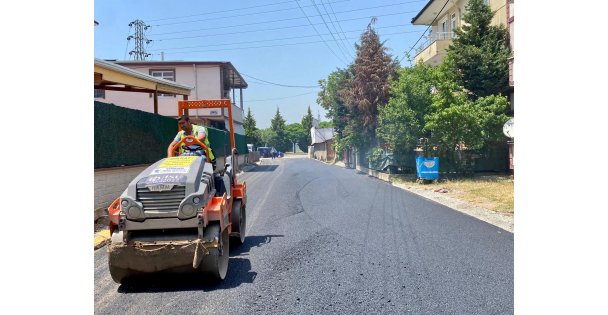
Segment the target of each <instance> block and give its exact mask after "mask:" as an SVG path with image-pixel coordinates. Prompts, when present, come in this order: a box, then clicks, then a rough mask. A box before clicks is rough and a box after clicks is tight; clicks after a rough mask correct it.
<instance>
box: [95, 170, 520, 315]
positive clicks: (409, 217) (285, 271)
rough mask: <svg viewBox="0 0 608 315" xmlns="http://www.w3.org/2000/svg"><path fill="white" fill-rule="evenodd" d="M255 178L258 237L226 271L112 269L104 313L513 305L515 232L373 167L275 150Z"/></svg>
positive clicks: (252, 212) (252, 219)
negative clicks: (364, 169) (377, 174)
mask: <svg viewBox="0 0 608 315" xmlns="http://www.w3.org/2000/svg"><path fill="white" fill-rule="evenodd" d="M240 178H241V180H245V181H246V182H247V195H248V199H247V201H248V204H247V211H248V212H247V221H248V222H247V225H248V226H247V228H248V231H247V239H246V241H245V243H244V244H243V245H241V246H240V247H232V248H231V249H230V263H229V268H228V275H227V276H226V279H225V280H224V281H223V282H221V283H212V282H209V281H204V279H196V278H193V277H191V276H188V275H185V276H179V277H178V276H171V277H154V276H152V277H148V278H144V279H139V280H138V281H136V282H133V283H129V284H126V285H118V284H116V283H115V282H114V281H112V279H111V277H110V274H109V272H108V265H107V259H108V256H107V248H106V247H103V248H101V249H99V250H97V251H95V313H97V314H157V313H163V314H211V313H224V314H260V313H261V314H296V313H297V314H300V313H302V314H334V313H336V314H379V313H382V314H385V313H386V314H484V315H485V314H512V313H513V234H512V233H509V232H507V231H504V230H502V229H500V228H497V227H495V226H492V225H490V224H488V223H485V222H482V221H479V220H477V219H475V218H473V217H470V216H467V215H464V214H462V213H460V212H457V211H454V210H452V209H450V208H447V207H445V206H442V205H440V204H438V203H435V202H432V201H429V200H427V199H424V198H422V197H419V196H417V195H414V194H412V193H409V192H407V191H404V190H401V189H399V188H396V187H393V186H391V185H390V184H388V183H385V182H382V181H380V180H377V179H375V178H371V177H368V176H367V175H362V174H357V172H356V171H354V170H350V169H344V168H341V167H337V166H332V165H326V164H323V163H321V162H318V161H315V160H310V159H306V158H283V159H273V160H268V159H265V160H264V161H263V165H259V166H257V167H255V168H254V169H252V170H250V171H249V172H246V173H244V174H242V175H241V177H240Z"/></svg>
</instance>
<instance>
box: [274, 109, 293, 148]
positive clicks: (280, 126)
mask: <svg viewBox="0 0 608 315" xmlns="http://www.w3.org/2000/svg"><path fill="white" fill-rule="evenodd" d="M270 129H271V130H272V131H273V133H274V136H273V138H272V140H271V141H270V143H271V144H272V146H274V147H275V149H277V150H279V151H282V152H285V151H287V150H289V147H291V142H289V140H288V139H287V135H286V133H285V119H284V118H283V116H282V115H281V112H280V111H279V108H278V107H277V112H276V114H275V115H274V117H272V119H271V120H270Z"/></svg>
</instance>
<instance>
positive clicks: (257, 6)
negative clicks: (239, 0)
mask: <svg viewBox="0 0 608 315" xmlns="http://www.w3.org/2000/svg"><path fill="white" fill-rule="evenodd" d="M288 2H291V0H288V1H283V2H276V3H269V4H263V5H255V6H251V7H245V8H238V9H230V10H222V11H214V12H207V13H200V14H192V15H182V16H176V17H170V18H162V19H154V20H148V21H150V22H154V21H165V20H174V19H182V18H187V17H193V16H201V15H211V14H216V13H224V12H232V11H239V10H246V9H254V8H261V7H269V6H273V5H279V4H283V3H288Z"/></svg>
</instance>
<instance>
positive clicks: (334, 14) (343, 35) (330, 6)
mask: <svg viewBox="0 0 608 315" xmlns="http://www.w3.org/2000/svg"><path fill="white" fill-rule="evenodd" d="M321 4H322V5H323V8H325V4H324V2H323V0H321ZM327 4H328V5H329V8H330V9H331V13H332V14H333V16H334V20H336V24H338V27H339V28H340V33H341V34H342V38H343V40H344V43H345V46H346V47H347V50H346V51H347V52H348V55H349V56H350V57H351V59H352V58H353V55H352V54H351V53H350V49H348V48H352V47H350V46H349V45H348V44H349V43H348V42H347V40H346V34H344V30H343V29H342V26H341V25H340V22H339V21H338V17H337V16H336V13H335V12H334V8H333V6H332V5H331V2H329V1H327ZM325 11H326V12H328V11H327V9H325ZM328 16H329V17H330V20H331V15H329V14H328ZM332 25H333V24H332Z"/></svg>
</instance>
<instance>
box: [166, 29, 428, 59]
mask: <svg viewBox="0 0 608 315" xmlns="http://www.w3.org/2000/svg"><path fill="white" fill-rule="evenodd" d="M418 32H420V31H411V32H395V33H386V34H378V35H379V36H387V35H397V34H404V33H418ZM348 39H359V37H349V38H348ZM316 43H325V44H327V42H326V41H325V40H323V39H322V40H318V41H311V42H301V43H288V44H276V45H266V46H249V47H233V48H220V49H208V50H190V51H176V52H173V53H172V54H186V53H199V52H213V51H225V50H237V49H238V50H243V49H252V48H269V47H285V46H294V45H303V44H316ZM214 46H217V45H212V46H207V47H214ZM154 55H159V54H154Z"/></svg>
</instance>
